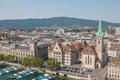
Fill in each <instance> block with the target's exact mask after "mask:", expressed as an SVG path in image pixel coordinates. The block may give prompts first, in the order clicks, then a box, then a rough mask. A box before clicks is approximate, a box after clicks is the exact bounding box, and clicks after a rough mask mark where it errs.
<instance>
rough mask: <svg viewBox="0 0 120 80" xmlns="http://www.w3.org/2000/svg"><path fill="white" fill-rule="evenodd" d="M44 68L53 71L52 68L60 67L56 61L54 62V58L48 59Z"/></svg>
mask: <svg viewBox="0 0 120 80" xmlns="http://www.w3.org/2000/svg"><path fill="white" fill-rule="evenodd" d="M45 66H46V67H47V68H48V69H50V70H53V69H54V68H56V67H59V66H60V62H58V61H57V60H55V59H54V58H49V59H48V60H46V62H45Z"/></svg>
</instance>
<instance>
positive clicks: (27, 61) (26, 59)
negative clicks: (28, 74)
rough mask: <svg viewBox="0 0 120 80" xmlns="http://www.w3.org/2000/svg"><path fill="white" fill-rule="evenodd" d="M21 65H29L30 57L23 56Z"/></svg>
mask: <svg viewBox="0 0 120 80" xmlns="http://www.w3.org/2000/svg"><path fill="white" fill-rule="evenodd" d="M22 65H24V66H30V65H31V60H30V58H29V57H24V58H23V59H22Z"/></svg>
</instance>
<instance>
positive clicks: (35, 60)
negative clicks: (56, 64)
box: [32, 57, 43, 67]
mask: <svg viewBox="0 0 120 80" xmlns="http://www.w3.org/2000/svg"><path fill="white" fill-rule="evenodd" d="M32 62H33V65H34V66H35V67H38V66H40V65H42V64H43V59H42V58H35V57H34V58H33V59H32Z"/></svg>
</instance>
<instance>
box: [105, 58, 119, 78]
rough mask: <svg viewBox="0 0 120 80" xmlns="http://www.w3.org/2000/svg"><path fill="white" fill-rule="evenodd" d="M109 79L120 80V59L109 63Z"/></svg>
mask: <svg viewBox="0 0 120 80" xmlns="http://www.w3.org/2000/svg"><path fill="white" fill-rule="evenodd" d="M107 77H108V78H112V80H120V57H115V58H113V59H112V60H111V61H110V62H109V64H108V72H107Z"/></svg>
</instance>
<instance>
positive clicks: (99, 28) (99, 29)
mask: <svg viewBox="0 0 120 80" xmlns="http://www.w3.org/2000/svg"><path fill="white" fill-rule="evenodd" d="M97 36H101V37H103V32H102V21H101V18H100V20H99V26H98V32H97Z"/></svg>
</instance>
